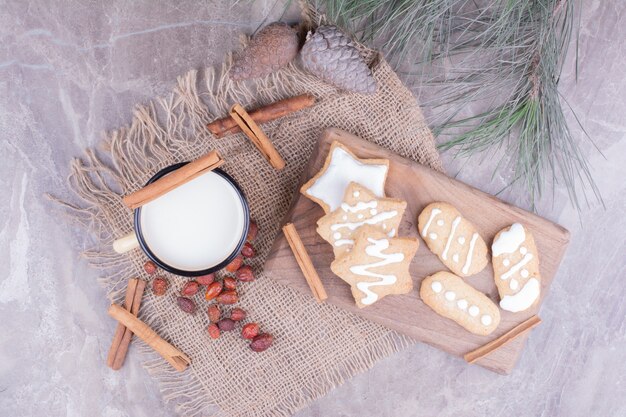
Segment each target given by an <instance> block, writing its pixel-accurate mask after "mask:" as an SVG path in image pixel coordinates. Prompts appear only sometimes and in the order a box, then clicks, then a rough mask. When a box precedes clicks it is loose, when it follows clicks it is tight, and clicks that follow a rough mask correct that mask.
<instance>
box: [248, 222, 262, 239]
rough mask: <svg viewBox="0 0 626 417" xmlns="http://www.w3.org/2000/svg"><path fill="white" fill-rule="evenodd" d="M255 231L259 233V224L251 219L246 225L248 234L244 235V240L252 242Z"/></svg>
mask: <svg viewBox="0 0 626 417" xmlns="http://www.w3.org/2000/svg"><path fill="white" fill-rule="evenodd" d="M257 233H259V226H258V225H257V224H256V222H255V221H254V220H251V221H250V226H249V227H248V235H247V236H246V240H247V241H248V242H252V241H253V240H254V238H256V235H257Z"/></svg>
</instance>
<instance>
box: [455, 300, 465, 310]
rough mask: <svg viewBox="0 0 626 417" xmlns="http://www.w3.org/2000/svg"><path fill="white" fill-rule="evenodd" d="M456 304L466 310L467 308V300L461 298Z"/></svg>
mask: <svg viewBox="0 0 626 417" xmlns="http://www.w3.org/2000/svg"><path fill="white" fill-rule="evenodd" d="M456 306H457V307H458V308H460V309H461V310H463V311H465V310H466V309H467V300H465V299H464V298H461V299H460V300H459V301H457V302H456Z"/></svg>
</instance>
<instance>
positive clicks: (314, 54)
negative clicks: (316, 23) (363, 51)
mask: <svg viewBox="0 0 626 417" xmlns="http://www.w3.org/2000/svg"><path fill="white" fill-rule="evenodd" d="M306 38H307V39H306V42H305V44H304V46H303V47H302V51H301V52H300V55H301V57H302V64H303V66H304V68H306V69H307V70H308V71H310V72H312V73H313V74H315V75H317V76H318V77H320V78H322V79H323V80H325V81H327V82H328V83H330V84H332V85H334V86H336V87H339V88H341V89H344V90H349V91H354V92H357V93H364V94H372V93H375V92H376V80H374V77H373V76H372V71H371V70H370V69H369V67H368V66H367V64H366V63H365V61H364V60H363V58H361V55H360V54H359V51H358V49H357V48H356V45H355V44H354V42H352V40H351V39H350V38H349V37H348V36H346V35H345V34H343V33H342V32H341V31H340V30H339V28H337V27H336V26H320V27H318V28H317V30H316V31H315V34H311V32H309V33H308V35H307V37H306Z"/></svg>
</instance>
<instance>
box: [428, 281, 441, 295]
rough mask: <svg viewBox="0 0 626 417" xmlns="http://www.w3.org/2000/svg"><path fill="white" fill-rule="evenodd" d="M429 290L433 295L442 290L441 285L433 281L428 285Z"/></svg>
mask: <svg viewBox="0 0 626 417" xmlns="http://www.w3.org/2000/svg"><path fill="white" fill-rule="evenodd" d="M430 288H432V290H433V291H434V292H435V293H437V294H439V293H440V292H441V291H442V290H443V285H441V282H439V281H433V282H431V283H430Z"/></svg>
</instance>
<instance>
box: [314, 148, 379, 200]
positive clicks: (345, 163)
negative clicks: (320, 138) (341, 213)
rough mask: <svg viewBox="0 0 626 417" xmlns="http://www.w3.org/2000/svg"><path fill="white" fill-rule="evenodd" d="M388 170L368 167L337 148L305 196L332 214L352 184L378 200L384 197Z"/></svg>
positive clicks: (374, 166)
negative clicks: (317, 200)
mask: <svg viewBox="0 0 626 417" xmlns="http://www.w3.org/2000/svg"><path fill="white" fill-rule="evenodd" d="M387 170H388V166H387V165H374V164H364V163H362V162H360V161H359V160H357V159H355V158H354V157H353V156H352V155H350V154H349V153H348V152H346V151H345V150H344V149H342V148H341V147H339V146H337V147H335V148H334V149H333V152H332V154H331V155H330V163H329V164H328V167H327V168H326V170H325V171H324V173H322V175H320V176H319V177H318V178H317V180H316V181H315V182H314V183H313V184H312V185H311V186H310V187H309V188H308V189H307V190H306V191H305V193H306V194H307V195H309V196H312V197H315V198H317V199H319V200H321V201H323V202H324V203H326V204H327V205H328V208H329V211H335V210H336V209H337V208H338V207H339V205H340V204H341V202H342V201H343V197H344V193H345V191H346V188H347V187H348V184H350V182H352V181H354V182H356V183H359V184H361V185H362V186H364V187H366V188H368V189H369V190H371V191H372V192H373V193H374V194H375V195H376V196H378V197H384V196H385V179H386V177H387ZM357 196H358V195H357Z"/></svg>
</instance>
